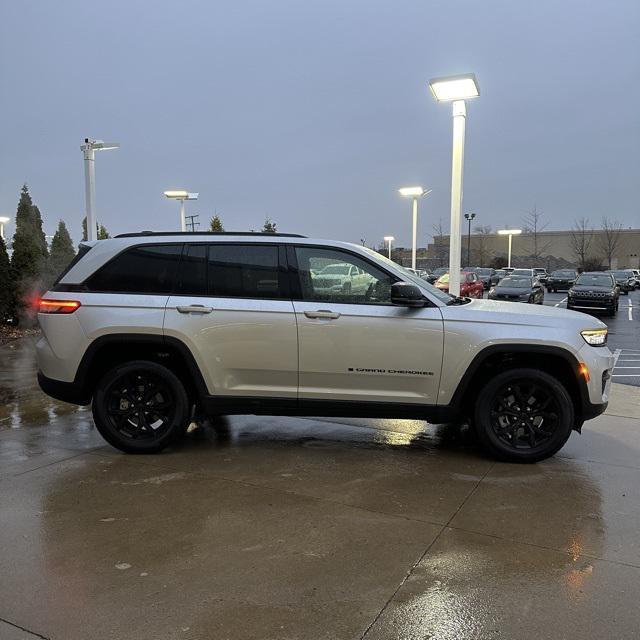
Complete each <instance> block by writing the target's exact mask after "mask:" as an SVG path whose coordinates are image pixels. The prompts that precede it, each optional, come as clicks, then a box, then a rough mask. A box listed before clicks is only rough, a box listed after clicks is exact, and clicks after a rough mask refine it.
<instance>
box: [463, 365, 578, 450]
mask: <svg viewBox="0 0 640 640" xmlns="http://www.w3.org/2000/svg"><path fill="white" fill-rule="evenodd" d="M574 421H575V416H574V410H573V404H572V402H571V398H570V396H569V394H568V393H567V391H566V389H565V388H564V386H563V385H562V383H561V382H560V381H559V380H557V379H556V378H554V377H553V376H551V375H549V374H547V373H545V372H543V371H539V370H537V369H512V370H507V371H504V372H503V373H501V374H499V375H497V376H496V377H495V378H493V379H492V380H491V382H489V384H488V385H487V386H486V387H485V388H484V389H483V391H482V393H481V396H480V398H479V399H478V402H477V404H476V408H475V428H476V431H477V433H478V437H479V439H480V441H481V442H482V444H483V445H484V446H485V448H486V449H488V450H489V452H490V453H492V454H493V455H494V456H496V457H498V458H500V459H502V460H510V461H513V462H537V461H539V460H543V459H545V458H548V457H549V456H552V455H553V454H554V453H556V452H557V451H558V450H560V449H561V448H562V446H563V445H564V444H565V442H566V441H567V439H568V438H569V436H570V435H571V430H572V428H573V426H574Z"/></svg>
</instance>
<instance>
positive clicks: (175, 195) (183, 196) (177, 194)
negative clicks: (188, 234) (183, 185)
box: [164, 189, 199, 231]
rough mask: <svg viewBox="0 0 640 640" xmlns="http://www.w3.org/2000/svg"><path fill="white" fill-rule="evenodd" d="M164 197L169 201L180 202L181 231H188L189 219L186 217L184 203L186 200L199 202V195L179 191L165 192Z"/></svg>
mask: <svg viewBox="0 0 640 640" xmlns="http://www.w3.org/2000/svg"><path fill="white" fill-rule="evenodd" d="M164 195H165V196H166V197H167V198H169V200H178V202H180V231H186V230H187V219H186V218H185V215H184V201H185V200H197V199H198V195H199V194H197V193H189V192H188V191H184V190H182V189H181V190H178V191H165V192H164Z"/></svg>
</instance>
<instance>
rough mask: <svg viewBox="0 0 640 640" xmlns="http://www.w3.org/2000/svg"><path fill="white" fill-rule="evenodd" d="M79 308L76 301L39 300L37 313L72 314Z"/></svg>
mask: <svg viewBox="0 0 640 640" xmlns="http://www.w3.org/2000/svg"><path fill="white" fill-rule="evenodd" d="M79 307H80V302H78V300H48V299H46V298H40V300H39V302H38V313H73V312H74V311H75V310H76V309H78V308H79Z"/></svg>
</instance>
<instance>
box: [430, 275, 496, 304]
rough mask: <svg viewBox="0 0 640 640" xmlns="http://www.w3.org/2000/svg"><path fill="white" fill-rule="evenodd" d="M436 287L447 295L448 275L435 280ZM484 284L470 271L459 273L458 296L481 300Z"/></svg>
mask: <svg viewBox="0 0 640 640" xmlns="http://www.w3.org/2000/svg"><path fill="white" fill-rule="evenodd" d="M436 287H438V289H442V290H443V291H446V292H447V293H449V274H448V273H445V274H444V275H443V276H440V278H438V279H437V280H436ZM483 293H484V284H483V283H482V280H481V279H480V278H478V276H477V274H475V273H473V272H472V271H461V272H460V295H461V296H463V297H465V298H482V295H483Z"/></svg>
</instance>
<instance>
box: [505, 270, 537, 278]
mask: <svg viewBox="0 0 640 640" xmlns="http://www.w3.org/2000/svg"><path fill="white" fill-rule="evenodd" d="M509 275H512V276H525V277H527V278H535V277H536V272H535V271H534V270H533V269H513V271H511V273H510V274H509Z"/></svg>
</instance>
